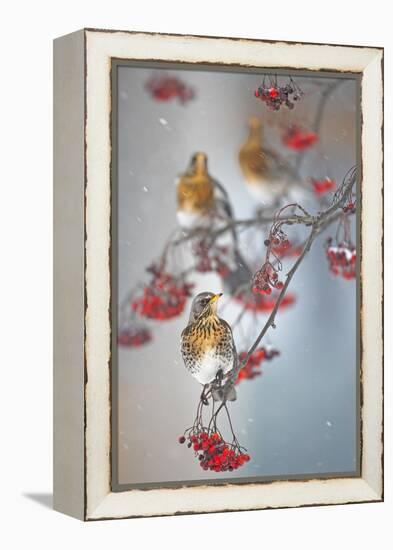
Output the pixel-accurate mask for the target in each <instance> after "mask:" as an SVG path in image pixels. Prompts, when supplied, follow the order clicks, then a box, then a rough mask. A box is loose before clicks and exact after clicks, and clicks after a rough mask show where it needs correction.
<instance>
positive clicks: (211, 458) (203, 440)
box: [179, 430, 250, 472]
mask: <svg viewBox="0 0 393 550" xmlns="http://www.w3.org/2000/svg"><path fill="white" fill-rule="evenodd" d="M186 441H188V443H187V447H189V448H190V447H192V448H193V449H194V451H195V454H196V455H197V456H198V459H199V464H200V466H201V468H202V469H203V470H211V471H213V472H228V471H229V472H232V471H233V470H237V468H239V467H240V466H243V464H244V463H245V462H248V461H249V460H250V455H248V454H245V453H242V452H241V450H240V449H239V448H238V447H236V446H234V445H230V444H229V443H226V442H225V441H224V439H223V438H222V437H221V435H220V434H218V433H217V432H209V431H207V430H201V431H197V432H194V433H190V434H189V435H188V436H187V438H186V437H185V436H184V435H182V436H180V437H179V443H185V442H186Z"/></svg>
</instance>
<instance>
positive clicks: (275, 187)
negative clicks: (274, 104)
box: [239, 117, 306, 205]
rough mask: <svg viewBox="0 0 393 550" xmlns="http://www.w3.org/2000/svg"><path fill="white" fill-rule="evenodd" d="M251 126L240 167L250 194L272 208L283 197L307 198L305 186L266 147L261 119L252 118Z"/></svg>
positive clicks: (242, 151) (241, 151)
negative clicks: (271, 205)
mask: <svg viewBox="0 0 393 550" xmlns="http://www.w3.org/2000/svg"><path fill="white" fill-rule="evenodd" d="M248 125H249V135H248V138H247V140H246V141H245V143H244V144H243V145H242V147H241V148H240V151H239V164H240V168H241V170H242V173H243V176H244V179H245V183H246V186H247V189H248V191H249V193H250V195H251V196H252V197H254V198H255V199H257V200H258V201H259V202H262V203H265V204H268V205H270V204H273V203H275V202H278V201H279V200H280V199H281V198H282V197H290V198H293V199H294V200H301V199H302V198H304V196H305V194H306V191H305V187H304V185H303V184H302V183H301V182H300V181H299V178H298V176H297V174H296V173H295V172H294V170H293V169H291V167H290V166H289V165H288V164H286V163H285V162H283V160H282V159H281V158H280V157H279V156H278V155H277V154H275V153H273V152H272V151H270V150H268V149H267V148H266V147H265V146H264V143H263V129H262V122H261V121H260V120H259V118H257V117H252V118H250V120H249V123H248Z"/></svg>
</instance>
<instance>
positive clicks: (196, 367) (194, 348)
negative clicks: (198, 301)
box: [181, 316, 234, 384]
mask: <svg viewBox="0 0 393 550" xmlns="http://www.w3.org/2000/svg"><path fill="white" fill-rule="evenodd" d="M220 321H221V320H220V319H218V318H217V317H215V316H210V317H207V318H203V319H200V320H199V321H197V322H196V323H193V324H191V325H189V326H188V327H187V328H186V329H185V330H184V331H183V334H182V345H181V351H182V355H183V359H184V362H185V365H186V367H187V369H188V370H189V371H190V372H191V374H193V375H194V376H195V378H197V380H198V381H199V382H200V383H201V384H207V383H208V382H211V381H212V380H214V378H215V376H216V374H217V372H218V370H219V369H222V371H223V373H224V374H225V373H227V372H229V371H230V370H231V369H232V367H233V361H234V358H233V346H232V334H231V332H230V328H229V326H228V325H226V324H225V323H223V322H220Z"/></svg>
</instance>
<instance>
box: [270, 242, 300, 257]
mask: <svg viewBox="0 0 393 550" xmlns="http://www.w3.org/2000/svg"><path fill="white" fill-rule="evenodd" d="M271 250H272V252H273V254H274V255H275V256H278V257H279V258H284V257H287V258H293V257H296V256H300V254H301V253H302V251H303V247H302V245H290V246H289V247H288V246H287V244H284V243H281V244H278V245H276V246H272V248H271Z"/></svg>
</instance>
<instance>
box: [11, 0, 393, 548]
mask: <svg viewBox="0 0 393 550" xmlns="http://www.w3.org/2000/svg"><path fill="white" fill-rule="evenodd" d="M384 5H385V6H387V3H384V2H382V1H381V0H377V1H374V2H373V3H371V4H370V3H365V4H364V7H363V6H360V3H358V2H354V1H348V2H346V3H343V2H341V1H336V0H331V1H330V2H329V3H327V2H324V3H320V4H319V5H318V9H316V8H317V6H316V4H315V3H311V2H306V1H304V0H297V1H285V2H281V3H278V2H276V3H274V2H273V3H272V2H270V3H266V2H263V0H260V1H259V2H252V1H245V0H244V1H243V2H241V3H240V4H238V5H237V6H235V8H232V7H231V5H230V4H229V3H228V2H226V3H224V2H220V3H218V2H216V3H213V2H211V0H210V1H199V2H194V3H190V2H184V0H183V1H167V2H152V1H149V0H145V1H144V2H143V3H142V4H141V5H139V4H137V3H136V2H130V1H128V2H122V1H116V0H112V1H111V2H110V3H109V4H107V3H105V4H104V3H102V4H99V3H98V2H97V1H93V0H85V1H84V2H83V3H82V2H81V1H80V0H79V1H74V0H68V1H67V2H65V1H63V0H62V1H57V2H52V3H49V2H48V3H47V2H43V1H41V2H40V1H38V2H27V1H24V2H13V4H12V7H11V4H7V5H6V6H3V7H2V32H1V35H0V40H1V45H2V48H1V53H2V64H1V69H2V78H1V86H0V94H1V101H0V109H1V117H0V125H1V126H0V128H1V132H0V139H1V142H2V143H1V151H2V155H1V156H2V162H1V176H2V177H1V179H0V182H1V188H2V196H1V201H0V208H1V212H0V223H1V260H2V262H1V270H0V277H1V301H0V304H1V313H2V315H1V332H0V334H1V340H0V342H1V374H2V377H1V385H0V387H1V390H2V391H1V398H0V415H1V416H0V417H1V420H2V432H1V436H2V437H1V440H2V445H1V450H2V452H1V454H0V461H1V466H0V481H1V486H0V490H1V497H0V502H1V504H0V506H1V520H2V521H1V528H0V545H1V547H2V548H5V549H8V548H10V549H13V548H18V549H19V548H33V549H35V548H40V550H46V549H47V548H52V547H53V548H54V547H56V548H57V549H59V550H61V549H63V548H67V549H68V548H70V547H74V548H82V547H87V548H94V549H101V548H117V547H120V546H121V547H125V548H131V547H132V548H137V547H139V546H142V545H143V547H144V548H150V547H151V548H153V547H156V548H171V549H177V548H187V550H188V549H189V548H190V549H192V548H202V547H206V548H226V549H232V548H240V549H241V548H251V547H253V548H263V547H265V548H267V547H269V548H275V549H278V550H281V549H287V548H291V550H297V549H298V548H299V549H300V548H301V549H302V550H308V549H310V550H311V549H313V550H314V549H315V548H318V550H324V549H328V548H329V549H331V548H333V547H335V548H338V549H341V548H346V547H351V548H356V549H357V550H363V549H366V548H370V547H373V548H378V549H385V548H391V545H392V539H393V535H392V530H391V517H392V512H393V504H392V502H393V501H392V480H391V468H390V467H389V465H390V464H391V460H392V434H391V419H392V405H391V393H392V392H391V382H392V376H391V372H390V369H391V365H392V338H391V336H389V335H391V331H392V325H391V317H392V315H391V312H392V307H391V306H392V300H391V291H390V289H389V287H390V286H391V280H392V279H391V261H392V254H391V252H389V251H388V250H387V251H386V305H387V312H386V317H385V333H386V335H387V338H386V339H387V344H386V363H385V364H386V368H385V372H386V375H385V388H386V396H385V397H386V399H385V400H386V401H387V405H386V416H385V427H386V449H385V461H386V472H385V474H386V485H385V492H386V495H385V503H384V504H371V505H356V506H355V505H354V506H349V505H347V506H341V507H339V506H337V507H336V506H335V507H320V508H307V509H296V510H276V511H264V512H246V513H244V512H241V513H236V514H214V515H202V516H183V517H172V518H156V519H149V520H145V519H143V520H126V521H105V522H98V523H97V522H93V523H89V524H83V523H80V522H78V521H77V520H73V519H71V518H68V517H65V516H62V515H60V514H58V513H55V512H52V511H51V509H50V508H49V506H50V494H51V485H52V466H51V461H52V457H51V451H52V437H51V429H52V421H51V419H52V410H51V390H52V347H51V318H52V298H51V294H52V289H51V276H52V275H51V274H52V268H51V262H52V253H51V241H52V227H51V209H52V192H51V185H52V181H51V179H52V165H51V155H52V145H51V140H52V135H51V127H52V65H51V64H52V44H51V40H52V39H53V38H55V37H56V36H59V35H62V34H66V33H68V32H71V31H74V30H76V29H79V28H81V27H84V26H88V27H99V28H115V29H132V30H141V31H153V32H154V31H159V32H175V33H189V34H207V35H209V34H210V35H224V36H242V37H249V38H265V39H284V40H295V41H297V40H299V41H311V42H312V41H314V42H331V43H341V44H363V45H378V46H385V48H386V50H385V67H386V69H385V73H387V74H385V84H386V89H385V96H386V98H387V100H386V110H385V125H386V138H385V139H386V141H385V159H386V161H385V162H386V168H387V169H386V177H385V186H386V191H385V201H386V203H385V204H386V211H387V215H386V233H387V241H388V247H389V248H391V239H390V237H391V230H392V222H391V216H390V207H391V205H392V192H391V182H392V181H393V178H392V173H391V162H389V158H391V157H392V143H391V122H390V121H391V120H393V112H392V99H391V98H392V93H393V90H392V73H391V66H392V58H391V44H390V43H391V36H392V29H391V23H390V24H389V17H388V12H387V8H386V7H384ZM4 305H5V307H4ZM40 503H41V504H40ZM42 503H44V505H42ZM389 520H390V521H389Z"/></svg>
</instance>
